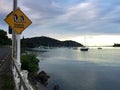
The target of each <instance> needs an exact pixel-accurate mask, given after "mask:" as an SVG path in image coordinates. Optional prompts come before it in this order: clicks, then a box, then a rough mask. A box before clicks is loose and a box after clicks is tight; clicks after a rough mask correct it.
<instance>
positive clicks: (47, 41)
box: [21, 36, 83, 48]
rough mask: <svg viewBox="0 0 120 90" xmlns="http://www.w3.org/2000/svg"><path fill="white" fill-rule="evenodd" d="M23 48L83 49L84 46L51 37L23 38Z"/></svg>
mask: <svg viewBox="0 0 120 90" xmlns="http://www.w3.org/2000/svg"><path fill="white" fill-rule="evenodd" d="M21 42H22V47H28V48H34V47H39V46H49V47H81V46H83V45H82V44H80V43H78V42H75V41H72V40H67V41H60V40H57V39H53V38H50V37H45V36H41V37H33V38H26V39H25V38H23V39H22V40H21Z"/></svg>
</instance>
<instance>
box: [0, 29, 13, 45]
mask: <svg viewBox="0 0 120 90" xmlns="http://www.w3.org/2000/svg"><path fill="white" fill-rule="evenodd" d="M0 45H11V39H9V38H8V36H7V32H5V31H4V30H2V29H0Z"/></svg>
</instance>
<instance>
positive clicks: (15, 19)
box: [14, 14, 18, 23]
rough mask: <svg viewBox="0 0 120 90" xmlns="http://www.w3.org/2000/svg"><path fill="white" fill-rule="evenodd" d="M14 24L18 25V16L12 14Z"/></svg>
mask: <svg viewBox="0 0 120 90" xmlns="http://www.w3.org/2000/svg"><path fill="white" fill-rule="evenodd" d="M14 22H16V23H18V16H17V14H14Z"/></svg>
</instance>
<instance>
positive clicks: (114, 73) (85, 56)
mask: <svg viewBox="0 0 120 90" xmlns="http://www.w3.org/2000/svg"><path fill="white" fill-rule="evenodd" d="M36 53H37V55H38V58H39V60H40V70H45V71H46V72H47V73H48V74H49V75H50V76H51V78H50V80H49V85H48V86H47V88H48V90H52V88H53V86H54V85H56V84H59V85H60V90H120V78H119V77H120V59H119V56H120V55H119V54H120V49H119V48H118V49H115V48H103V49H102V50H98V49H96V48H92V49H90V50H89V51H88V52H81V51H80V50H79V49H78V50H73V49H68V48H57V49H51V50H48V52H36Z"/></svg>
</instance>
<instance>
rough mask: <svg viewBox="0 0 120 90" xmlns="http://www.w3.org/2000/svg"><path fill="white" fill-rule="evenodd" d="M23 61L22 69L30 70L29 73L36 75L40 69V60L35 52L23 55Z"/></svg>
mask: <svg viewBox="0 0 120 90" xmlns="http://www.w3.org/2000/svg"><path fill="white" fill-rule="evenodd" d="M21 63H22V65H21V69H22V70H28V72H29V74H32V75H35V74H36V73H37V71H38V70H39V60H38V59H37V58H36V55H35V54H26V55H22V57H21Z"/></svg>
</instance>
